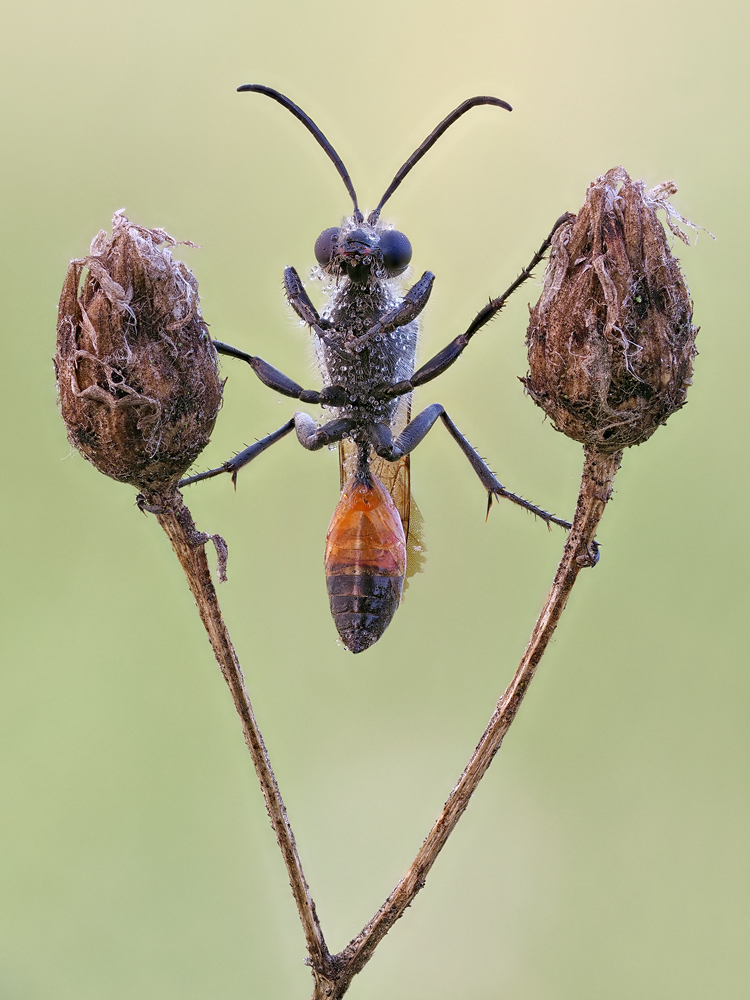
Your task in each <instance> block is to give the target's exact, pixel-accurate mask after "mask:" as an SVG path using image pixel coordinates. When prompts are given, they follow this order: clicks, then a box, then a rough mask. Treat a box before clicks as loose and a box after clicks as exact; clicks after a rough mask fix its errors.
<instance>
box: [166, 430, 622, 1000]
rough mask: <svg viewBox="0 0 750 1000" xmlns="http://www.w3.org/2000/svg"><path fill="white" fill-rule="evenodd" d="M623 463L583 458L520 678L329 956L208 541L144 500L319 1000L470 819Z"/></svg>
mask: <svg viewBox="0 0 750 1000" xmlns="http://www.w3.org/2000/svg"><path fill="white" fill-rule="evenodd" d="M621 458H622V453H621V452H618V453H616V454H614V455H603V454H601V453H600V452H598V451H597V450H595V449H585V460H584V467H583V474H582V477H581V487H580V491H579V495H578V503H577V505H576V512H575V517H574V519H573V526H572V528H571V530H570V533H569V535H568V538H567V540H566V542H565V548H564V550H563V555H562V558H561V560H560V564H559V566H558V567H557V572H556V573H555V578H554V581H553V584H552V589H551V590H550V593H549V596H548V598H547V601H546V603H545V605H544V607H543V609H542V611H541V613H540V615H539V618H538V619H537V622H536V625H535V626H534V630H533V632H532V634H531V638H530V639H529V643H528V645H527V647H526V650H525V652H524V654H523V657H522V659H521V662H520V664H519V667H518V669H517V671H516V673H515V676H514V677H513V680H512V681H511V683H510V685H509V686H508V688H507V689H506V691H505V693H504V694H503V696H502V698H501V699H500V701H499V702H498V704H497V707H496V709H495V711H494V713H493V715H492V718H491V719H490V721H489V724H488V725H487V728H486V729H485V731H484V733H483V735H482V738H481V739H480V741H479V744H478V745H477V748H476V750H475V751H474V753H473V754H472V757H471V759H470V760H469V763H468V764H467V765H466V768H465V770H464V772H463V774H462V775H461V777H460V779H459V781H458V783H457V784H456V786H455V788H454V789H453V791H452V792H451V794H450V796H449V797H448V800H447V802H446V803H445V806H444V807H443V811H442V813H441V814H440V817H439V818H438V820H437V822H436V823H435V825H434V826H433V828H432V830H431V831H430V833H429V834H428V836H427V838H426V840H425V841H424V843H423V845H422V847H421V848H420V850H419V853H418V854H417V856H416V858H415V859H414V861H413V862H412V864H411V866H410V868H409V870H408V871H407V872H406V874H405V875H404V877H403V878H402V879H401V881H400V882H399V884H398V885H397V886H396V888H395V889H394V890H393V892H392V893H391V894H390V896H389V897H388V899H387V900H386V901H385V902H384V903H383V905H382V906H381V907H380V909H379V910H378V912H377V913H376V914H375V916H374V917H373V918H372V920H371V921H370V922H369V923H368V924H367V925H366V926H365V927H364V928H363V929H362V931H360V933H359V934H358V935H357V936H356V937H355V938H353V939H352V941H350V943H349V944H348V945H347V946H346V948H344V950H343V951H341V952H340V953H339V954H337V955H331V954H330V952H329V951H328V948H327V946H326V943H325V939H324V937H323V932H322V930H321V927H320V923H319V921H318V918H317V914H316V912H315V904H314V902H313V899H312V896H311V894H310V890H309V888H308V886H307V882H306V881H305V876H304V873H303V871H302V865H301V862H300V859H299V855H298V853H297V847H296V845H295V842H294V835H293V834H292V829H291V826H290V824H289V819H288V817H287V814H286V809H285V808H284V803H283V800H282V798H281V794H280V792H279V788H278V785H277V784H276V778H275V777H274V774H273V770H272V768H271V764H270V761H269V759H268V754H267V752H266V748H265V746H264V743H263V738H262V736H261V733H260V730H259V729H258V724H257V722H256V720H255V716H254V714H253V709H252V706H251V704H250V699H249V698H248V695H247V691H246V690H245V683H244V679H243V676H242V671H241V669H240V665H239V662H238V660H237V655H236V653H235V651H234V647H233V646H232V643H231V640H230V638H229V633H228V632H227V629H226V626H225V624H224V621H223V618H222V615H221V609H220V607H219V603H218V599H217V596H216V591H215V588H214V585H213V582H212V580H211V576H210V573H209V569H208V562H207V560H206V554H205V551H204V545H205V543H206V541H208V536H207V535H203V534H201V533H199V532H198V531H197V530H196V527H195V525H194V523H193V519H192V517H191V515H190V512H189V511H188V509H187V507H185V505H184V503H183V501H182V497H181V496H180V494H179V493H174V494H171V495H169V496H167V497H164V496H160V497H158V498H154V497H149V498H147V500H148V509H150V510H153V511H154V513H156V515H157V518H158V520H159V523H160V524H161V526H162V528H164V530H165V531H166V533H167V535H168V536H169V539H170V541H171V542H172V547H173V548H174V550H175V553H176V554H177V557H178V559H179V560H180V563H181V565H182V568H183V570H184V571H185V574H186V576H187V578H188V583H189V585H190V589H191V591H192V593H193V597H194V598H195V602H196V605H197V606H198V611H199V613H200V616H201V620H202V621H203V624H204V626H205V628H206V631H207V632H208V637H209V640H210V642H211V646H212V647H213V650H214V654H215V656H216V659H217V661H218V663H219V666H220V668H221V672H222V674H223V675H224V679H225V680H226V682H227V685H228V686H229V690H230V692H231V694H232V699H233V701H234V705H235V708H236V709H237V713H238V715H239V716H240V720H241V723H242V729H243V733H244V735H245V742H246V743H247V746H248V749H249V751H250V755H251V757H252V760H253V764H254V765H255V770H256V773H257V775H258V780H259V781H260V785H261V789H262V791H263V797H264V799H265V802H266V809H267V810H268V815H269V817H270V819H271V825H272V827H273V829H274V832H275V833H276V839H277V841H278V844H279V848H280V850H281V853H282V856H283V858H284V863H285V865H286V868H287V872H288V875H289V882H290V885H291V888H292V892H293V894H294V899H295V902H296V904H297V909H298V911H299V915H300V920H301V922H302V927H303V930H304V933H305V939H306V942H307V952H308V963H309V965H310V967H311V970H312V973H313V978H314V980H315V989H314V993H313V1000H340V998H341V997H343V996H344V994H345V993H346V991H347V990H348V988H349V986H350V984H351V981H352V979H353V978H354V976H356V975H357V973H358V972H360V971H361V970H362V969H363V968H364V966H365V965H366V964H367V962H368V961H369V959H370V958H371V956H372V954H373V952H374V951H375V949H376V948H377V946H378V944H379V943H380V941H382V939H383V938H384V937H385V935H386V934H387V933H388V931H389V930H390V929H391V927H392V926H393V925H394V924H395V922H396V921H397V920H398V918H399V917H400V916H401V915H402V914H403V913H404V911H405V910H406V908H407V907H408V906H409V905H410V904H411V902H412V901H413V900H414V898H415V896H416V895H417V893H418V892H419V890H420V889H421V888H422V887H423V886H424V884H425V880H426V878H427V874H428V873H429V871H430V869H431V868H432V866H433V864H434V863H435V860H436V859H437V856H438V854H439V853H440V851H441V850H442V849H443V846H444V845H445V843H446V841H447V840H448V837H449V836H450V835H451V833H452V832H453V830H454V828H455V826H456V824H457V823H458V821H459V819H460V818H461V816H462V815H463V813H464V810H465V809H466V807H467V805H468V804H469V799H470V798H471V796H472V794H473V793H474V791H475V789H476V787H477V785H478V784H479V782H480V781H481V779H482V777H483V776H484V774H485V773H486V771H487V769H488V768H489V766H490V764H491V763H492V759H493V757H494V756H495V754H496V753H497V751H498V750H499V749H500V746H501V744H502V741H503V738H504V737H505V734H506V733H507V731H508V729H509V728H510V725H511V723H512V722H513V719H514V718H515V716H516V713H517V712H518V709H519V707H520V704H521V701H522V700H523V697H524V695H525V694H526V691H527V689H528V686H529V684H530V683H531V680H532V678H533V676H534V673H535V672H536V668H537V666H538V664H539V661H540V660H541V658H542V656H543V655H544V651H545V649H546V648H547V645H548V643H549V641H550V639H551V638H552V634H553V632H554V631H555V628H556V627H557V623H558V621H559V620H560V616H561V615H562V612H563V610H564V608H565V604H566V602H567V600H568V596H569V594H570V592H571V590H572V588H573V585H574V583H575V581H576V578H577V576H578V573H579V572H580V571H581V569H583V568H584V567H585V566H591V565H593V564H594V562H595V561H596V547H595V543H594V536H595V535H596V530H597V527H598V525H599V521H600V519H601V516H602V514H603V512H604V508H605V506H606V503H607V501H608V500H609V498H610V496H611V493H612V483H613V480H614V477H615V474H616V472H617V470H618V469H619V467H620V461H621Z"/></svg>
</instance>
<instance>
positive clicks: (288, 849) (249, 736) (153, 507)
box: [142, 492, 330, 996]
mask: <svg viewBox="0 0 750 1000" xmlns="http://www.w3.org/2000/svg"><path fill="white" fill-rule="evenodd" d="M144 501H145V502H143V503H142V506H143V507H144V508H145V509H147V510H150V511H152V512H153V513H155V514H156V517H157V520H158V521H159V524H160V525H161V526H162V528H163V529H164V531H165V532H166V533H167V536H168V537H169V540H170V542H171V543H172V548H173V549H174V551H175V554H176V555H177V558H178V559H179V560H180V564H181V565H182V568H183V570H184V571H185V576H186V577H187V581H188V584H189V586H190V590H191V591H192V594H193V597H194V598H195V603H196V605H197V607H198V612H199V614H200V616H201V620H202V622H203V625H204V626H205V629H206V632H207V633H208V638H209V641H210V643H211V646H212V647H213V651H214V655H215V656H216V660H217V662H218V664H219V667H220V668H221V672H222V674H223V675H224V680H225V681H226V682H227V686H228V687H229V690H230V693H231V695H232V700H233V701H234V707H235V708H236V709H237V714H238V715H239V717H240V721H241V723H242V731H243V733H244V736H245V742H246V743H247V748H248V750H249V751H250V756H251V757H252V760H253V764H254V765H255V771H256V774H257V775H258V780H259V781H260V787H261V790H262V792H263V798H264V799H265V803H266V809H267V810H268V816H269V818H270V820H271V826H272V827H273V830H274V833H275V834H276V840H277V842H278V845H279V848H280V850H281V854H282V856H283V858H284V864H285V865H286V869H287V873H288V875H289V884H290V885H291V888H292V893H293V894H294V899H295V902H296V904H297V909H298V911H299V916H300V920H301V921H302V927H303V930H304V932H305V938H306V941H307V951H308V954H309V956H310V964H311V966H312V968H313V974H314V976H315V979H316V982H321V987H322V988H325V981H326V978H327V977H326V970H327V969H328V968H329V966H330V955H329V952H328V948H327V946H326V943H325V938H324V937H323V932H322V930H321V928H320V923H319V921H318V917H317V914H316V912H315V903H314V902H313V898H312V896H311V894H310V890H309V888H308V886H307V881H306V880H305V875H304V872H303V870H302V864H301V862H300V859H299V854H298V853H297V845H296V844H295V842H294V834H293V833H292V828H291V826H290V824H289V819H288V817H287V814H286V809H285V807H284V802H283V800H282V798H281V793H280V792H279V787H278V785H277V783H276V778H275V776H274V773H273V769H272V768H271V762H270V760H269V759H268V753H267V751H266V748H265V745H264V743H263V737H262V735H261V732H260V729H259V728H258V723H257V722H256V719H255V714H254V712H253V708H252V705H251V704H250V699H249V697H248V694H247V691H246V689H245V680H244V678H243V676H242V670H241V669H240V664H239V661H238V659H237V654H236V653H235V651H234V647H233V646H232V641H231V639H230V638H229V633H228V631H227V628H226V626H225V624H224V620H223V618H222V614H221V608H220V607H219V602H218V599H217V596H216V590H215V588H214V585H213V581H212V580H211V574H210V572H209V568H208V561H207V559H206V553H205V543H206V542H207V541H208V540H209V536H208V535H204V534H202V533H200V532H199V531H198V530H197V529H196V527H195V524H194V522H193V519H192V517H191V515H190V511H189V510H188V509H187V507H186V506H185V504H184V502H183V500H182V497H181V496H180V494H179V493H177V492H174V493H172V494H169V495H167V496H164V495H159V496H148V497H145V498H144ZM322 995H324V996H325V993H324V994H322Z"/></svg>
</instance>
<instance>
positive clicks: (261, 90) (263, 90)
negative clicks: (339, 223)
mask: <svg viewBox="0 0 750 1000" xmlns="http://www.w3.org/2000/svg"><path fill="white" fill-rule="evenodd" d="M237 90H238V91H239V92H242V91H246V90H249V91H252V92H253V93H256V94H265V95H266V97H270V98H272V99H273V100H274V101H278V103H279V104H281V105H282V106H283V107H285V108H286V109H287V111H291V113H292V114H293V115H294V117H295V118H299V120H300V121H301V122H302V124H303V125H304V126H305V128H306V129H307V130H308V131H309V132H312V134H313V135H314V136H315V138H316V139H317V141H318V143H319V144H320V145H321V146H322V147H323V149H324V150H325V151H326V153H327V154H328V156H329V158H330V159H331V161H332V162H333V165H334V166H335V167H336V169H337V170H338V172H339V176H340V177H341V180H342V181H343V182H344V185H345V186H346V190H347V191H348V192H349V197H350V198H351V199H352V202H353V204H354V216H355V218H356V219H357V221H361V220H362V213H361V212H360V210H359V205H358V204H357V193H356V191H355V190H354V185H353V184H352V179H351V177H350V176H349V172H348V171H347V169H346V167H345V166H344V162H343V160H342V159H341V157H340V156H339V154H338V153H337V152H336V150H335V149H334V148H333V146H332V145H331V144H330V142H329V141H328V139H326V137H325V136H324V135H323V133H322V132H321V131H320V129H319V128H318V126H317V125H316V124H315V122H314V121H313V120H312V118H310V116H309V115H306V114H305V112H304V111H303V110H302V108H299V107H297V105H296V104H295V103H294V102H293V101H290V100H289V98H288V97H285V96H284V95H283V94H280V93H279V91H278V90H274V89H273V87H266V86H264V85H263V84H262V83H245V84H243V86H241V87H238V88H237ZM482 100H485V101H494V100H495V98H482ZM501 103H502V102H501ZM505 107H507V105H505ZM449 124H450V123H449ZM446 127H447V126H446ZM402 169H403V168H402ZM381 204H382V203H381Z"/></svg>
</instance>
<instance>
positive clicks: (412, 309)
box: [348, 271, 435, 349]
mask: <svg viewBox="0 0 750 1000" xmlns="http://www.w3.org/2000/svg"><path fill="white" fill-rule="evenodd" d="M434 280H435V275H434V274H433V273H432V272H431V271H425V273H424V274H423V275H422V277H421V278H420V279H419V281H417V282H415V283H414V284H413V285H412V286H411V288H410V289H409V291H408V292H407V293H406V295H405V296H404V298H403V301H402V302H400V303H399V305H397V306H395V307H394V308H393V309H389V310H388V312H387V313H384V314H383V315H382V316H381V317H380V319H379V320H378V322H377V323H375V324H374V325H373V326H371V327H370V329H369V330H367V331H366V332H365V333H363V334H362V336H361V337H357V339H356V340H353V341H352V342H351V343H350V344H349V345H348V347H349V348H350V349H352V348H354V349H356V348H357V347H359V346H360V345H362V344H364V343H366V342H367V341H368V340H370V339H371V338H373V337H380V336H383V334H386V333H392V332H393V331H394V330H397V329H398V327H400V326H406V324H407V323H411V321H412V320H413V319H416V318H417V316H419V314H420V313H421V312H422V310H423V309H424V307H425V306H426V305H427V300H428V299H429V297H430V292H431V291H432V283H433V282H434Z"/></svg>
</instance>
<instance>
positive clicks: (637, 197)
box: [524, 167, 698, 453]
mask: <svg viewBox="0 0 750 1000" xmlns="http://www.w3.org/2000/svg"><path fill="white" fill-rule="evenodd" d="M676 190H677V188H676V187H675V185H674V184H673V183H672V182H667V183H666V184H660V185H659V186H658V187H656V188H654V189H653V190H651V191H646V190H645V185H644V183H643V181H631V179H630V177H629V176H628V175H627V173H626V172H625V171H624V170H623V168H622V167H614V168H613V169H612V170H610V171H608V173H606V174H605V175H604V176H603V177H599V178H598V179H597V180H596V181H595V182H594V183H593V184H591V185H590V187H589V189H588V191H587V192H586V201H585V203H584V205H583V208H582V209H581V211H580V212H579V213H578V216H577V218H573V219H572V220H571V221H570V222H567V223H565V224H564V225H563V226H561V227H560V228H559V229H558V230H557V232H556V233H555V236H554V239H553V242H552V253H551V256H550V262H549V265H548V267H547V272H546V274H545V276H544V287H543V291H542V295H541V298H540V299H539V302H538V303H537V304H536V306H535V307H534V309H533V310H532V311H531V321H530V323H529V329H528V334H527V338H526V343H527V345H528V349H529V374H528V377H527V378H526V379H525V380H524V384H525V385H526V389H527V390H528V392H529V395H530V396H531V397H532V399H533V400H534V402H536V403H538V404H539V406H541V407H542V408H543V409H544V410H545V411H546V412H547V413H548V414H549V416H550V417H551V418H552V420H553V421H554V423H555V426H556V428H557V429H558V430H560V431H562V432H563V433H564V434H567V435H568V437H572V438H574V439H575V440H576V441H582V442H583V443H584V444H587V445H591V446H594V447H596V448H598V449H599V450H600V451H602V452H606V453H612V452H615V451H619V450H621V449H622V448H625V447H628V446H629V445H634V444H641V443H642V442H643V441H645V440H646V439H647V438H649V437H650V436H651V435H652V434H653V433H654V431H655V430H656V428H657V427H658V426H659V425H660V424H663V423H664V421H665V420H666V419H667V417H668V416H669V415H670V414H671V413H674V411H675V410H678V409H679V408H680V407H681V406H682V405H683V403H684V402H685V395H686V392H687V387H688V385H690V376H691V373H692V360H693V357H694V356H695V354H696V351H695V335H696V333H697V332H698V331H697V329H696V328H695V327H694V326H693V324H692V303H691V301H690V297H689V294H688V290H687V288H686V287H685V282H684V281H683V278H682V275H681V273H680V269H679V266H678V263H677V261H676V259H675V258H674V257H673V256H672V254H671V252H670V249H669V245H668V242H667V236H666V233H665V232H664V227H663V226H662V224H661V222H660V221H659V219H658V218H657V215H656V210H657V209H658V208H663V209H665V210H666V213H667V223H668V225H669V228H670V229H671V230H672V232H673V233H675V235H677V236H679V237H680V238H681V239H682V240H683V241H684V242H685V243H688V239H687V236H686V235H685V234H684V233H683V232H682V230H681V229H679V228H678V226H677V225H676V223H675V222H674V221H673V219H674V218H677V219H679V220H680V221H682V222H686V220H685V219H683V218H682V216H680V215H679V214H678V213H677V212H676V211H675V210H674V209H673V208H672V206H671V205H670V204H669V202H668V201H667V198H668V196H669V195H670V194H674V193H675V191H676ZM688 225H690V223H688Z"/></svg>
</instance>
